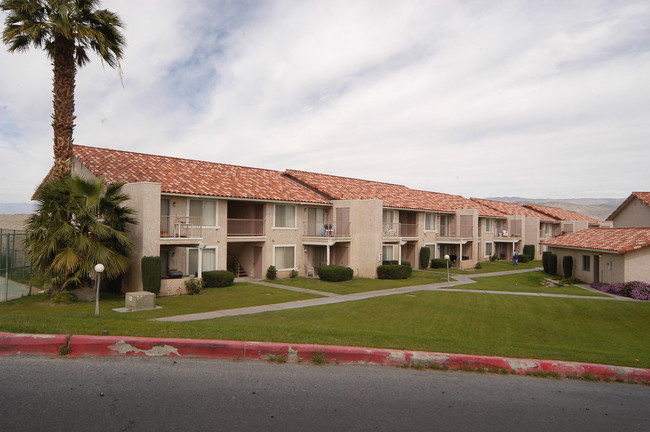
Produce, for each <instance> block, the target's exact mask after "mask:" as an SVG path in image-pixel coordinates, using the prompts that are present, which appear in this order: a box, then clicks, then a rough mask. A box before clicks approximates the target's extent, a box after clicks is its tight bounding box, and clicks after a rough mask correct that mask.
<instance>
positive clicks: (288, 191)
mask: <svg viewBox="0 0 650 432" xmlns="http://www.w3.org/2000/svg"><path fill="white" fill-rule="evenodd" d="M73 151H74V156H75V157H76V158H77V159H78V160H79V161H80V162H81V163H83V165H84V166H85V167H86V168H88V169H89V170H90V171H91V172H92V173H93V174H94V175H95V176H98V177H99V176H104V177H105V179H106V181H107V182H109V183H115V182H125V183H133V182H154V183H160V184H161V188H162V192H163V193H177V194H188V195H199V196H213V197H225V198H245V199H261V200H270V201H293V202H308V203H318V204H330V202H329V201H328V200H327V199H326V198H325V197H323V196H322V195H320V194H318V193H316V192H314V191H312V190H310V189H308V188H305V187H303V186H301V185H299V184H298V183H296V182H294V181H292V180H290V179H288V178H286V177H285V176H283V175H282V173H281V172H279V171H272V170H265V169H259V168H247V167H242V166H236V165H226V164H220V163H213V162H202V161H196V160H189V159H179V158H172V157H166V156H155V155H148V154H142V153H133V152H127V151H121V150H109V149H102V148H96V147H86V146H79V145H75V146H74V149H73Z"/></svg>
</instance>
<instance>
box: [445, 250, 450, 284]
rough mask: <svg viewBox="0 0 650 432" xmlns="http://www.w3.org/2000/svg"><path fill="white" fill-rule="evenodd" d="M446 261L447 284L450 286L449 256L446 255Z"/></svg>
mask: <svg viewBox="0 0 650 432" xmlns="http://www.w3.org/2000/svg"><path fill="white" fill-rule="evenodd" d="M445 259H446V260H447V284H449V255H445Z"/></svg>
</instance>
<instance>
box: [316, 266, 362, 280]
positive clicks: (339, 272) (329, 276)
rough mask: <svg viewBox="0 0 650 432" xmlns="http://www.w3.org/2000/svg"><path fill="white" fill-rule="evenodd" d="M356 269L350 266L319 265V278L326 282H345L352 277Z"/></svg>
mask: <svg viewBox="0 0 650 432" xmlns="http://www.w3.org/2000/svg"><path fill="white" fill-rule="evenodd" d="M353 276H354V270H352V269H351V268H350V267H343V266H337V265H325V266H320V267H318V278H319V279H320V280H322V281H325V282H343V281H347V280H350V279H352V277H353Z"/></svg>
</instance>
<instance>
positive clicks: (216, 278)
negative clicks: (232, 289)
mask: <svg viewBox="0 0 650 432" xmlns="http://www.w3.org/2000/svg"><path fill="white" fill-rule="evenodd" d="M201 277H202V278H203V286H204V287H205V288H221V287H227V286H230V285H232V284H233V283H234V282H235V275H234V273H231V272H229V271H227V270H212V271H206V272H203V273H201Z"/></svg>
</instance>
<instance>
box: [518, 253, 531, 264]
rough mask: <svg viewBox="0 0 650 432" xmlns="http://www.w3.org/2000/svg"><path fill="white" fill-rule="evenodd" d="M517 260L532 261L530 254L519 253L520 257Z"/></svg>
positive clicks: (522, 261)
mask: <svg viewBox="0 0 650 432" xmlns="http://www.w3.org/2000/svg"><path fill="white" fill-rule="evenodd" d="M517 261H519V262H520V263H527V262H528V261H530V258H529V257H528V255H524V254H521V255H519V258H517Z"/></svg>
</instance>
